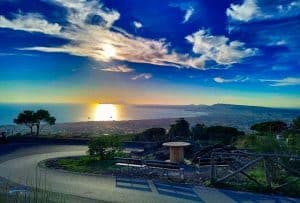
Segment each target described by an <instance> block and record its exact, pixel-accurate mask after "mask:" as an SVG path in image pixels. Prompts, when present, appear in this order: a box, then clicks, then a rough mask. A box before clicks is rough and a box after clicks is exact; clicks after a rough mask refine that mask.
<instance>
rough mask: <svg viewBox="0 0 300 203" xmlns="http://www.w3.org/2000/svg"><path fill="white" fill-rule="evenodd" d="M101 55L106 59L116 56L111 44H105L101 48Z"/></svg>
mask: <svg viewBox="0 0 300 203" xmlns="http://www.w3.org/2000/svg"><path fill="white" fill-rule="evenodd" d="M103 54H104V56H105V57H106V58H112V57H114V56H116V48H115V47H114V46H112V45H111V44H105V45H104V46H103Z"/></svg>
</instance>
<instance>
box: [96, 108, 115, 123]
mask: <svg viewBox="0 0 300 203" xmlns="http://www.w3.org/2000/svg"><path fill="white" fill-rule="evenodd" d="M94 120H95V121H113V120H118V108H117V105H115V104H97V105H96V108H95V118H94Z"/></svg>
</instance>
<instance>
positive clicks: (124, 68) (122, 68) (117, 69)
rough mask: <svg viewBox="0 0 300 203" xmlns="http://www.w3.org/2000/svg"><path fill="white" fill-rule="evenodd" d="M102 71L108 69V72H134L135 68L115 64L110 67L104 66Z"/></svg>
mask: <svg viewBox="0 0 300 203" xmlns="http://www.w3.org/2000/svg"><path fill="white" fill-rule="evenodd" d="M101 70H102V71H107V72H119V73H129V72H133V71H134V69H132V68H129V67H127V66H125V65H120V66H115V67H108V68H102V69H101Z"/></svg>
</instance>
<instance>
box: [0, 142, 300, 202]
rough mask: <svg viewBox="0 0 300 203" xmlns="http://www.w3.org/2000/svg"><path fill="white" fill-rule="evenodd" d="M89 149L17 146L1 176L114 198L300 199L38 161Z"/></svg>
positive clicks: (5, 160)
mask: <svg viewBox="0 0 300 203" xmlns="http://www.w3.org/2000/svg"><path fill="white" fill-rule="evenodd" d="M86 150H87V148H86V147H84V146H48V147H46V146H39V147H34V146H31V147H29V148H25V149H19V150H15V151H13V152H10V153H8V154H5V155H2V156H0V176H2V177H4V178H7V179H9V180H11V181H13V182H16V183H18V184H22V185H29V186H30V185H38V187H40V188H46V189H47V190H49V191H52V192H58V193H63V194H68V195H74V196H79V197H81V198H88V199H90V200H103V201H111V202H130V203H134V202H137V203H142V202H145V203H147V202H149V203H150V202H151V203H152V202H158V203H159V202H163V203H166V202H172V203H176V202H178V203H179V202H221V203H227V202H228V203H231V202H274V203H279V202H287V203H296V202H299V203H300V200H297V199H293V198H287V197H279V196H267V195H260V194H255V193H246V192H234V191H229V190H218V189H211V188H204V187H197V186H195V187H191V186H186V185H179V184H166V183H162V182H158V181H149V180H142V179H130V178H119V177H113V176H88V175H81V174H74V173H67V172H63V171H59V170H52V169H51V170H49V169H43V168H39V167H37V165H38V163H39V162H40V161H43V160H45V159H49V158H56V157H64V156H78V155H83V154H85V152H86ZM22 155H23V156H22ZM1 162H2V163H1Z"/></svg>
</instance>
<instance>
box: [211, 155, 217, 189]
mask: <svg viewBox="0 0 300 203" xmlns="http://www.w3.org/2000/svg"><path fill="white" fill-rule="evenodd" d="M210 164H211V167H210V170H211V171H210V184H212V185H213V184H215V182H216V168H215V157H214V154H213V153H211V156H210Z"/></svg>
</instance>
